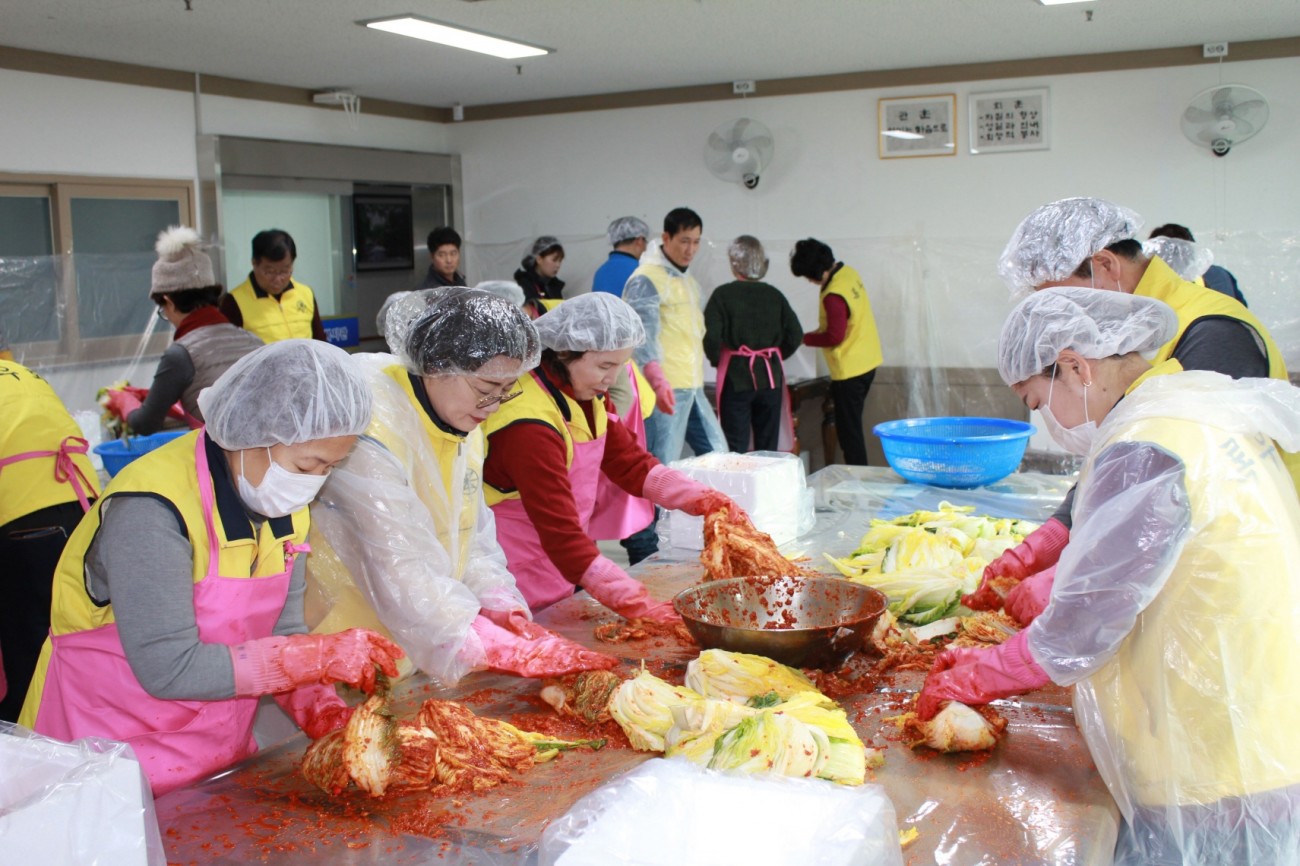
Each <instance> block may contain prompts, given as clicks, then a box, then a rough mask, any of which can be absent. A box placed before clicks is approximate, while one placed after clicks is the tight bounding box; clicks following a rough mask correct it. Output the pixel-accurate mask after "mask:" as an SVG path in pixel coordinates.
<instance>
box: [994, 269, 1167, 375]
mask: <svg viewBox="0 0 1300 866" xmlns="http://www.w3.org/2000/svg"><path fill="white" fill-rule="evenodd" d="M1177 330H1178V316H1177V315H1176V314H1175V313H1174V311H1173V308H1171V307H1170V306H1169V305H1168V304H1166V303H1165V302H1164V301H1157V300H1156V299H1154V298H1145V297H1141V296H1139V295H1130V294H1126V293H1124V292H1106V291H1100V290H1098V289H1088V288H1082V287H1075V286H1058V287H1057V288H1054V289H1044V290H1043V291H1041V292H1035V293H1034V294H1032V295H1030V296H1029V297H1027V298H1025V299H1024V300H1023V301H1021V302H1020V303H1019V304H1018V305H1017V306H1016V308H1015V309H1014V310H1012V311H1011V315H1009V316H1007V320H1006V322H1004V323H1003V325H1002V334H1001V336H1000V337H998V372H999V373H1001V374H1002V381H1004V382H1006V383H1007V384H1008V385H1015V384H1016V383H1018V382H1023V381H1025V380H1026V379H1028V378H1029V377H1030V376H1033V375H1034V374H1036V373H1041V372H1043V370H1045V369H1047V368H1048V367H1050V366H1051V365H1052V364H1055V363H1056V359H1057V358H1058V357H1059V356H1060V354H1061V350H1062V349H1073V350H1074V351H1076V352H1078V353H1079V354H1080V355H1082V356H1084V357H1085V358H1090V359H1096V358H1109V357H1110V356H1111V355H1126V354H1128V353H1129V352H1142V353H1152V352H1154V351H1155V350H1156V349H1158V348H1160V347H1161V346H1162V345H1164V344H1165V343H1167V342H1169V340H1170V339H1172V338H1173V336H1174V333H1175V331H1177Z"/></svg>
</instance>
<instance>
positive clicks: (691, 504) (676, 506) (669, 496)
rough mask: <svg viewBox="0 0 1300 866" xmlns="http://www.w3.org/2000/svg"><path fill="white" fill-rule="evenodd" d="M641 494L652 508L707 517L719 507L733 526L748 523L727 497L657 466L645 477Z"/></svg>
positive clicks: (677, 472)
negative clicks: (742, 522)
mask: <svg viewBox="0 0 1300 866" xmlns="http://www.w3.org/2000/svg"><path fill="white" fill-rule="evenodd" d="M641 495H642V496H644V497H645V498H646V499H649V500H650V501H651V502H653V503H654V504H655V505H658V506H661V507H663V508H670V509H673V510H675V511H685V512H686V513H687V514H694V515H695V516H696V517H703V516H704V515H706V514H711V513H713V512H714V511H717V510H718V509H720V508H725V509H727V518H728V519H729V520H731V521H732V522H734V523H739V522H740V521H742V520H749V515H747V514H745V509H743V508H741V507H740V506H739V505H737V504H736V503H735V502H734V501H732V499H731V497H729V496H727V495H726V494H725V493H719V492H718V491H716V490H714V489H713V488H712V487H710V486H708V485H707V484H701V483H700V482H698V481H696V480H695V479H693V478H691V477H690V476H689V475H687V474H686V473H685V472H679V471H677V470H676V469H670V468H668V467H667V466H664V465H662V464H660V465H659V466H656V467H655V468H653V469H651V470H650V472H649V474H648V475H646V477H645V484H644V485H643V486H642V490H641Z"/></svg>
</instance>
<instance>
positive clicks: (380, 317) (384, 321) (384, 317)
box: [375, 292, 410, 337]
mask: <svg viewBox="0 0 1300 866" xmlns="http://www.w3.org/2000/svg"><path fill="white" fill-rule="evenodd" d="M409 294H410V292H393V293H392V294H391V295H389V296H388V297H386V298H384V302H383V303H382V304H380V306H379V312H378V313H377V314H376V315H375V327H376V328H377V329H378V330H379V336H381V337H382V336H384V335H385V334H386V333H388V311H389V310H390V309H392V307H393V304H395V303H397V302H398V301H400V300H401V299H402V298H404V297H406V296H407V295H409Z"/></svg>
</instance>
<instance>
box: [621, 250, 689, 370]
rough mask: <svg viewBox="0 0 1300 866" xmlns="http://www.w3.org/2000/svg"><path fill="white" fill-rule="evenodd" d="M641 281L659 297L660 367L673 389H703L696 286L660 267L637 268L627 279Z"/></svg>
mask: <svg viewBox="0 0 1300 866" xmlns="http://www.w3.org/2000/svg"><path fill="white" fill-rule="evenodd" d="M636 277H645V278H646V279H648V280H649V281H650V282H651V284H652V285H654V287H655V291H657V292H658V293H659V349H660V351H661V352H662V353H663V360H662V361H661V362H660V366H661V367H662V368H663V372H664V376H665V377H667V379H668V384H670V385H672V386H673V388H675V389H679V390H681V389H685V388H702V387H704V309H703V308H702V307H701V306H700V284H699V283H697V282H696V281H695V277H692V276H691V275H690V274H682V273H673V272H670V271H669V270H668V268H667V267H665V266H664V265H660V264H644V265H638V266H637V269H636V270H635V271H633V272H632V276H630V277H628V279H629V280H632V279H634V278H636Z"/></svg>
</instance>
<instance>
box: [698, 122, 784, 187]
mask: <svg viewBox="0 0 1300 866" xmlns="http://www.w3.org/2000/svg"><path fill="white" fill-rule="evenodd" d="M775 150H776V144H775V142H774V141H773V140H772V132H771V130H769V129H768V128H767V127H766V126H764V125H763V124H761V123H759V122H758V121H757V120H750V119H749V118H748V117H742V118H740V119H739V120H732V121H728V122H727V123H724V124H722V125H721V126H719V127H718V128H717V129H715V130H713V132H712V133H711V134H710V135H709V139H708V141H706V142H705V143H704V165H705V166H706V167H707V168H708V169H709V171H710V172H711V173H712V174H713V176H714V177H717V178H720V179H721V180H725V181H729V182H731V183H742V184H744V185H745V188H746V189H753V188H754V187H756V186H758V178H759V175H760V174H762V171H763V169H765V168H767V166H768V165H770V164H771V162H772V154H773V152H774V151H775Z"/></svg>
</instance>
